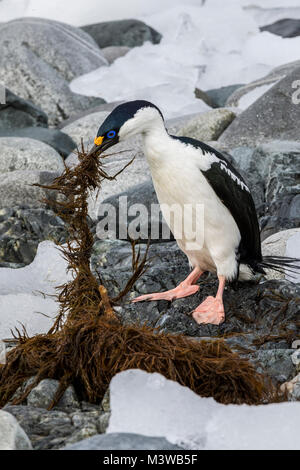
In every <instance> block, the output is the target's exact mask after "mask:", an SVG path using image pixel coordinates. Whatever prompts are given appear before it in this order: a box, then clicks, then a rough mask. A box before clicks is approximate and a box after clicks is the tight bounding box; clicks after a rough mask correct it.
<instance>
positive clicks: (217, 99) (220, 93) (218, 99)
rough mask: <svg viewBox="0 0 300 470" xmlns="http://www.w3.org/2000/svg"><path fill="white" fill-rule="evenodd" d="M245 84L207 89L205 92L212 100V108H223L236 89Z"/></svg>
mask: <svg viewBox="0 0 300 470" xmlns="http://www.w3.org/2000/svg"><path fill="white" fill-rule="evenodd" d="M242 86H244V84H237V85H227V86H222V87H220V88H212V89H211V90H205V94H206V95H207V96H208V97H209V99H210V101H211V106H212V108H223V107H224V106H226V101H227V99H228V98H229V96H231V95H232V94H233V93H234V92H235V91H236V90H238V89H239V88H241V87H242Z"/></svg>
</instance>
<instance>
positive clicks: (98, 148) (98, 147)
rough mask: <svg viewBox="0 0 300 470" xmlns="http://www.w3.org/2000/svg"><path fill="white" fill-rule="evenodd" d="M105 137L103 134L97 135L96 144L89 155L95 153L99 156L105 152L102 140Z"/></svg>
mask: <svg viewBox="0 0 300 470" xmlns="http://www.w3.org/2000/svg"><path fill="white" fill-rule="evenodd" d="M103 139H104V137H103V136H100V137H96V138H95V139H94V144H95V145H94V146H93V147H92V148H91V150H90V151H89V153H88V157H90V156H92V155H94V156H98V155H99V154H100V153H101V152H103V148H102V142H103Z"/></svg>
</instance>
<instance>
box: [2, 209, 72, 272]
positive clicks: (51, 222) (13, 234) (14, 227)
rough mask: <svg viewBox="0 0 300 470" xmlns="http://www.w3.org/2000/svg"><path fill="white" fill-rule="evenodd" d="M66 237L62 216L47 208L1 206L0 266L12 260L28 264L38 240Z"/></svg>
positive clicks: (10, 264)
mask: <svg viewBox="0 0 300 470" xmlns="http://www.w3.org/2000/svg"><path fill="white" fill-rule="evenodd" d="M66 238H67V230H66V229H65V225H64V223H63V221H62V219H60V218H59V217H58V216H57V215H56V214H54V212H53V211H52V210H50V209H46V208H38V209H37V208H31V209H30V208H27V209H25V208H21V207H12V208H3V209H0V267H13V266H12V264H13V263H17V264H18V266H19V267H21V266H24V265H26V264H29V263H31V262H32V261H33V259H34V257H35V255H36V250H37V247H38V244H39V242H41V241H43V240H54V241H55V242H56V243H64V242H65V241H66ZM8 264H9V266H8Z"/></svg>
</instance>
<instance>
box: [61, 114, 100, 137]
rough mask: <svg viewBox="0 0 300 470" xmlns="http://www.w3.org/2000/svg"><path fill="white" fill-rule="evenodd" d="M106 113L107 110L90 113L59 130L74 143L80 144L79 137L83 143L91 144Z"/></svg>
mask: <svg viewBox="0 0 300 470" xmlns="http://www.w3.org/2000/svg"><path fill="white" fill-rule="evenodd" d="M108 115H109V111H99V112H96V113H90V114H88V115H85V116H82V117H80V118H79V119H77V120H76V121H73V122H71V123H70V124H68V125H66V126H65V127H62V128H61V131H62V132H63V133H64V134H67V135H68V136H69V137H70V138H71V139H72V140H73V141H74V142H75V143H76V145H80V144H81V139H82V140H83V142H84V143H85V144H88V145H93V142H94V138H95V137H96V135H97V132H98V129H99V127H100V125H101V124H102V122H103V121H104V119H105V118H106V117H107V116H108Z"/></svg>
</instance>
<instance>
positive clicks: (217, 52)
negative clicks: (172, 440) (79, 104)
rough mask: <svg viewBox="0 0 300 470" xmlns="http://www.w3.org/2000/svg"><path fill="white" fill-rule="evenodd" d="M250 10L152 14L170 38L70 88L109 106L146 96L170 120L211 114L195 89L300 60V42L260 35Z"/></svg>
mask: <svg viewBox="0 0 300 470" xmlns="http://www.w3.org/2000/svg"><path fill="white" fill-rule="evenodd" d="M244 5H247V2H244V1H243V2H238V1H237V0H229V1H228V2H226V8H225V9H224V2H223V1H220V0H208V1H207V2H205V3H204V5H202V6H201V5H200V6H199V5H198V6H195V5H192V4H188V3H187V4H185V5H182V4H181V5H175V6H173V7H172V8H168V9H164V10H161V11H159V12H157V13H154V14H152V15H145V16H143V17H142V18H141V19H143V20H144V21H146V22H147V23H148V24H150V25H151V26H153V27H154V28H156V29H157V30H158V31H160V32H161V33H162V34H163V39H162V41H161V43H160V44H158V45H153V44H149V43H148V44H144V45H143V46H141V47H136V48H134V49H132V50H131V51H130V52H129V53H128V54H126V56H124V57H122V58H119V59H117V60H116V61H115V62H114V63H113V64H112V65H110V66H106V67H101V68H99V69H97V70H95V71H93V72H91V73H89V74H86V75H83V76H81V77H78V78H76V79H75V80H73V81H72V83H71V85H70V86H71V89H72V90H73V91H74V92H76V93H80V94H83V95H90V96H99V97H102V98H104V99H105V100H106V101H108V102H110V101H116V100H131V99H140V98H143V99H146V100H149V101H152V102H154V103H155V104H157V105H158V106H159V107H160V108H161V109H162V111H163V113H164V115H165V117H166V118H172V117H176V116H180V115H184V114H188V113H192V112H201V111H204V110H205V109H207V106H206V105H205V104H204V103H202V101H201V100H199V99H196V98H195V95H194V90H195V88H196V87H197V88H200V89H202V90H207V89H210V88H218V87H221V86H226V85H231V84H233V83H249V82H251V81H253V80H255V79H257V78H260V77H262V76H264V75H266V74H267V73H269V72H270V71H271V70H272V69H273V68H274V67H276V66H278V65H281V64H283V63H287V62H291V61H294V60H298V58H299V53H298V51H299V48H300V37H296V38H290V39H283V38H281V37H279V36H275V35H273V34H271V33H268V32H260V31H259V28H258V24H257V21H256V20H255V18H253V14H252V13H253V12H252V13H251V12H250V10H248V9H245V8H243V6H244ZM266 5H272V2H267V3H266ZM251 11H252V10H251ZM225 12H226V21H224V13H225ZM254 16H255V15H254Z"/></svg>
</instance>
